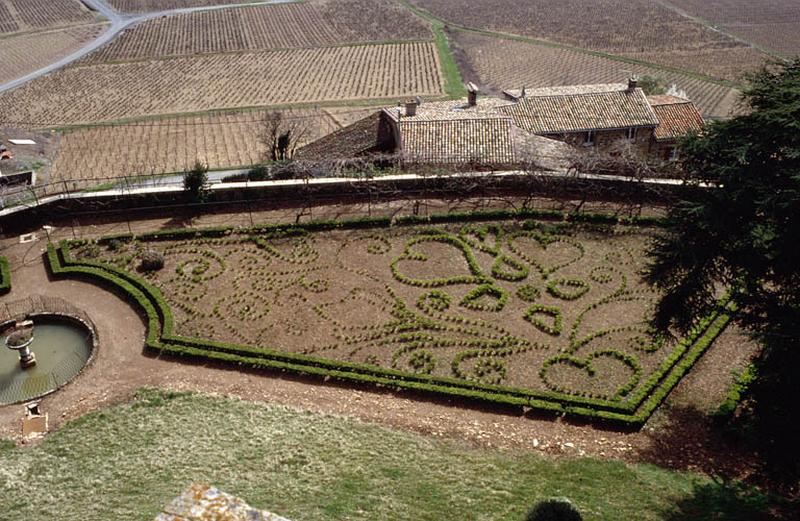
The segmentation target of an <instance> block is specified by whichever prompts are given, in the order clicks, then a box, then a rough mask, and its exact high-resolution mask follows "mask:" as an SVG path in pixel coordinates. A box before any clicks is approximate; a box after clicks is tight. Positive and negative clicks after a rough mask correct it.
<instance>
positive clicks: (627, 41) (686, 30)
mask: <svg viewBox="0 0 800 521" xmlns="http://www.w3.org/2000/svg"><path fill="white" fill-rule="evenodd" d="M415 3H416V4H417V5H419V6H420V7H423V8H425V9H427V10H428V11H430V12H432V13H433V14H434V15H436V16H438V17H440V18H442V19H443V20H446V21H449V22H453V23H457V24H461V25H464V26H467V27H472V28H477V29H488V30H493V31H500V32H506V33H513V34H519V35H522V36H528V37H531V38H538V39H542V40H547V41H551V42H555V43H559V44H565V45H570V46H574V47H580V48H584V49H590V50H594V51H601V52H606V53H611V54H622V55H636V54H638V53H644V52H647V53H649V55H648V57H649V59H650V60H652V62H653V63H656V64H659V65H668V66H675V67H680V68H682V69H686V70H690V71H693V72H699V73H701V74H707V75H710V76H715V75H718V74H717V71H718V69H719V66H718V64H716V63H714V62H713V59H715V58H711V59H709V58H708V57H707V54H708V53H712V54H713V55H714V56H715V57H716V56H718V57H719V58H720V59H722V60H725V61H735V62H736V65H739V64H740V65H741V66H742V69H743V70H750V69H752V68H753V67H754V66H756V65H759V64H761V63H762V62H763V61H764V58H765V56H764V55H763V53H761V52H759V51H757V50H755V49H753V48H751V47H749V46H747V45H744V44H742V43H740V42H737V41H736V40H734V39H732V38H730V37H728V36H726V35H724V34H721V33H719V32H717V31H714V30H712V29H711V28H709V27H707V26H705V25H703V24H701V23H699V22H696V21H694V20H691V19H689V18H687V17H684V16H681V15H680V14H678V13H677V12H676V11H673V10H671V9H668V8H666V7H663V6H661V5H659V4H658V3H656V2H653V1H651V0H600V1H594V2H589V1H587V0H565V1H562V2H558V3H557V4H554V3H552V2H548V1H546V0H531V1H529V2H524V3H520V2H517V1H515V0H487V1H484V2H480V3H473V2H466V1H464V0H461V1H460V2H458V4H459V5H453V0H415ZM695 55H698V58H697V59H695ZM726 76H730V74H727V75H726Z"/></svg>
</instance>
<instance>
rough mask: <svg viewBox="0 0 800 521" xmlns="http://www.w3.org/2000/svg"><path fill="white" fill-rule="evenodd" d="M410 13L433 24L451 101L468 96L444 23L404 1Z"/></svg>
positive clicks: (445, 86)
mask: <svg viewBox="0 0 800 521" xmlns="http://www.w3.org/2000/svg"><path fill="white" fill-rule="evenodd" d="M402 5H404V6H405V7H406V8H407V9H408V10H409V11H411V12H412V13H414V14H415V15H417V16H418V17H420V18H422V19H423V20H425V21H427V22H428V23H430V24H431V30H432V31H433V34H434V35H435V36H436V49H437V50H438V51H439V62H440V65H441V67H442V75H443V77H444V82H445V85H444V91H445V93H446V94H447V96H448V97H450V98H451V99H460V98H463V97H464V96H466V95H467V89H466V88H465V87H464V79H463V78H462V77H461V70H459V68H458V64H456V60H455V58H453V52H452V51H451V50H450V41H449V40H448V39H447V35H446V34H445V32H444V26H445V24H444V22H443V21H442V20H439V19H438V18H436V17H435V16H433V15H432V14H430V13H429V12H427V11H425V10H423V9H420V8H418V7H417V6H415V5H412V4H411V3H410V2H408V1H407V0H403V1H402Z"/></svg>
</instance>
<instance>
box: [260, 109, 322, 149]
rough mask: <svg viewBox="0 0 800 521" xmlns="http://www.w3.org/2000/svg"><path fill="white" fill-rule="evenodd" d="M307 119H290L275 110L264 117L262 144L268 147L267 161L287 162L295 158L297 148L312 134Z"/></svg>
mask: <svg viewBox="0 0 800 521" xmlns="http://www.w3.org/2000/svg"><path fill="white" fill-rule="evenodd" d="M310 128H311V127H310V125H309V123H308V120H307V119H306V118H289V117H286V115H285V114H284V112H282V111H277V110H273V111H270V112H267V113H266V115H265V116H264V123H263V127H262V133H261V143H262V144H263V145H264V146H265V147H266V154H265V156H266V157H265V159H266V160H267V161H286V160H288V159H292V157H294V153H295V151H296V150H297V148H298V147H299V146H300V145H301V144H302V143H303V142H304V140H305V138H306V137H307V136H308V135H309V134H310Z"/></svg>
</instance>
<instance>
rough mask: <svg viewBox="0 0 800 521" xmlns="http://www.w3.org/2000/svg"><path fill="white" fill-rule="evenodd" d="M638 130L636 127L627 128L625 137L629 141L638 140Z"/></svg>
mask: <svg viewBox="0 0 800 521" xmlns="http://www.w3.org/2000/svg"><path fill="white" fill-rule="evenodd" d="M636 130H637V129H635V128H628V129H625V137H626V138H627V139H628V141H636Z"/></svg>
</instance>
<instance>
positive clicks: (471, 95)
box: [467, 82, 480, 107]
mask: <svg viewBox="0 0 800 521" xmlns="http://www.w3.org/2000/svg"><path fill="white" fill-rule="evenodd" d="M467 92H468V94H467V99H468V100H469V106H470V107H474V106H476V105H477V104H478V94H479V93H480V89H479V88H478V86H477V85H475V84H474V83H472V82H469V83H467Z"/></svg>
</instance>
